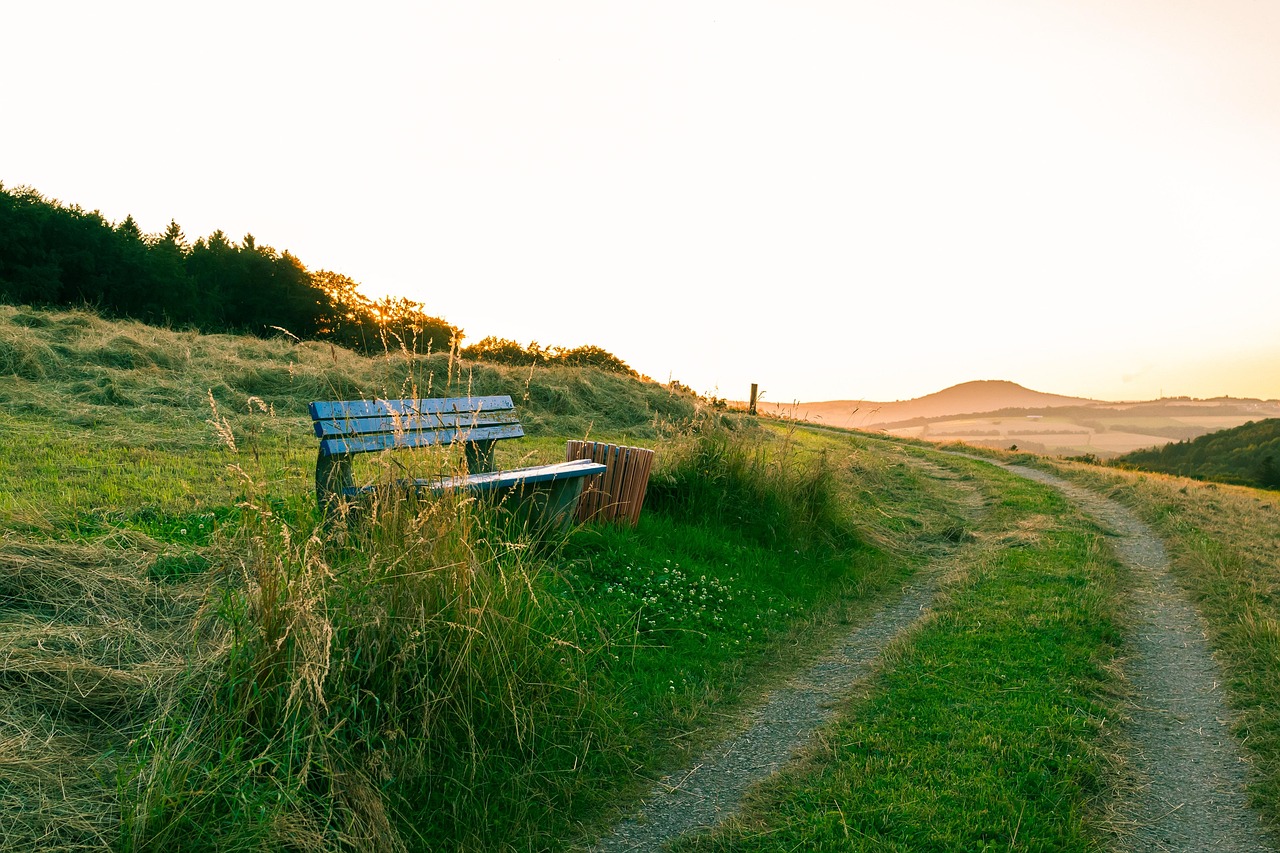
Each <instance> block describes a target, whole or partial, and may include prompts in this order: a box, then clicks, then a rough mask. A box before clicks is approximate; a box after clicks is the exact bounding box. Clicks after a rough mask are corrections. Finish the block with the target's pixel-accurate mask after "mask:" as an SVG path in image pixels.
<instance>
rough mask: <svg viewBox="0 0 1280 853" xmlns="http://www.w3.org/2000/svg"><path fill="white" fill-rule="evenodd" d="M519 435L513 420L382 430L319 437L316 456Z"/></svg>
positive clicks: (519, 427) (522, 429) (521, 432)
mask: <svg viewBox="0 0 1280 853" xmlns="http://www.w3.org/2000/svg"><path fill="white" fill-rule="evenodd" d="M522 435H524V428H523V427H521V426H520V424H518V423H517V424H501V425H499V426H491V427H476V428H474V429H472V428H466V429H439V430H423V431H415V432H384V433H377V434H373V435H360V436H353V437H349V438H323V439H321V440H320V455H321V456H336V455H339V454H349V453H371V452H375V451H378V450H391V449H394V448H401V447H430V446H432V445H436V444H451V443H453V442H455V441H464V442H480V441H496V440H497V439H502V438H519V437H520V436H522Z"/></svg>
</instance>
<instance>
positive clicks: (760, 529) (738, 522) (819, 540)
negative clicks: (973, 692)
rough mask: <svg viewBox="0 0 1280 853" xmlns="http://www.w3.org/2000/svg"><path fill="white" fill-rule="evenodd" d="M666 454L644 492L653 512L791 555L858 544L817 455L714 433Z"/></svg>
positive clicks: (826, 461)
mask: <svg viewBox="0 0 1280 853" xmlns="http://www.w3.org/2000/svg"><path fill="white" fill-rule="evenodd" d="M665 453H666V456H667V462H666V464H664V465H663V466H662V468H661V469H660V470H659V471H658V473H657V475H656V476H655V477H654V478H653V481H652V483H651V484H650V487H649V489H650V492H649V493H650V498H649V499H650V500H651V501H652V504H653V506H654V507H656V508H660V509H662V510H663V511H665V512H668V513H671V514H673V515H677V516H680V517H685V518H697V519H702V520H705V521H708V522H714V523H716V524H719V525H724V526H726V527H730V528H733V529H737V530H739V531H741V532H742V533H743V534H745V535H747V536H750V537H752V538H753V539H755V541H757V542H760V543H762V544H765V545H769V546H771V547H787V548H791V549H793V550H796V551H808V550H810V549H812V548H814V547H819V546H826V547H832V546H845V547H847V546H849V545H851V544H853V543H856V542H857V540H858V536H857V533H856V532H855V531H854V530H853V528H852V526H851V523H850V518H849V516H848V514H847V513H846V512H845V510H844V507H843V504H842V500H841V497H840V492H839V487H838V477H837V474H838V473H839V469H838V468H837V466H836V463H835V462H834V461H833V460H832V459H831V458H829V457H828V456H827V454H826V453H825V452H823V451H817V452H805V451H804V450H802V449H801V448H800V447H799V446H797V445H796V444H794V443H792V442H791V441H789V440H788V439H787V438H782V439H777V438H774V439H772V440H765V438H764V436H763V435H758V434H757V435H751V434H746V433H742V432H731V431H728V430H723V429H719V430H709V431H703V432H699V433H696V434H693V435H691V436H687V437H685V438H684V439H683V440H682V441H678V442H676V443H674V444H672V445H671V446H670V447H669V448H668V449H666V451H665Z"/></svg>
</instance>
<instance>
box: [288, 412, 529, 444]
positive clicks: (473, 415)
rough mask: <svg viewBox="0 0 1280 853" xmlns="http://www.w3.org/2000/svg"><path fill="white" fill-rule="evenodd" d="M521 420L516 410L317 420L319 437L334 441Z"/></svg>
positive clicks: (316, 426)
mask: <svg viewBox="0 0 1280 853" xmlns="http://www.w3.org/2000/svg"><path fill="white" fill-rule="evenodd" d="M519 422H520V419H519V418H518V417H517V416H516V413H515V411H514V410H512V411H507V412H504V411H493V412H485V411H481V412H457V413H455V412H432V413H428V414H422V415H380V416H377V417H361V418H342V419H338V418H324V419H321V420H317V421H316V422H315V423H314V424H312V426H314V427H315V430H316V437H317V438H333V437H341V436H355V435H364V434H366V433H376V432H420V431H423V430H439V429H443V428H446V427H462V428H464V430H465V429H466V428H469V427H479V426H495V425H498V424H514V423H519Z"/></svg>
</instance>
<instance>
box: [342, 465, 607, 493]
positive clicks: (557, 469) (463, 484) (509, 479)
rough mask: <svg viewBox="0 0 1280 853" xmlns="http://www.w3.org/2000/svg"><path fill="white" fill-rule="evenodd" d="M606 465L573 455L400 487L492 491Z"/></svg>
mask: <svg viewBox="0 0 1280 853" xmlns="http://www.w3.org/2000/svg"><path fill="white" fill-rule="evenodd" d="M604 470H605V466H604V465H601V464H600V463H599V462H592V461H591V460H590V459H574V460H572V461H570V462H556V463H554V464H552V465H538V466H535V467H533V468H519V469H516V470H514V471H490V472H488V473H485V474H468V475H465V476H461V477H432V478H428V479H421V480H402V481H400V482H399V483H397V486H398V487H399V488H411V489H419V490H422V491H430V492H437V493H438V492H445V491H449V490H450V489H467V490H469V491H473V492H490V491H494V490H497V489H505V488H510V487H512V486H524V485H533V484H535V483H550V482H554V481H556V480H569V479H573V478H574V477H590V476H592V475H594V474H600V473H603V472H604ZM378 488H379V487H378V486H376V485H374V486H361V487H358V488H351V489H344V490H343V494H345V495H347V496H348V497H358V496H361V495H367V494H371V493H373V492H376V491H377V490H378Z"/></svg>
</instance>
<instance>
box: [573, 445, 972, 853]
mask: <svg viewBox="0 0 1280 853" xmlns="http://www.w3.org/2000/svg"><path fill="white" fill-rule="evenodd" d="M984 461H985V460H984ZM913 464H916V465H919V466H920V467H922V468H927V469H930V471H931V473H933V474H934V475H935V476H937V477H939V478H943V479H948V480H951V481H953V482H954V483H955V485H956V486H957V487H959V488H961V489H964V490H965V494H963V495H962V496H961V497H960V500H959V502H960V503H961V505H962V506H964V507H965V509H966V510H967V512H968V513H969V515H970V517H971V518H973V517H976V516H977V515H978V514H979V513H980V511H981V508H982V495H981V493H980V492H979V491H978V488H977V486H975V485H974V484H973V483H970V482H966V481H964V480H962V479H960V478H958V477H956V476H955V475H954V474H953V473H952V472H950V471H946V470H945V469H942V468H940V467H938V466H935V465H932V464H931V463H929V462H926V461H924V460H920V459H916V460H913ZM977 547H981V546H973V545H965V546H961V547H959V548H957V549H956V551H954V552H953V553H951V554H949V555H947V556H945V557H941V558H938V559H935V560H934V561H932V562H931V563H930V564H929V565H928V566H926V567H924V568H922V569H921V570H920V571H918V572H917V573H916V574H915V576H913V577H912V579H911V580H910V581H908V583H907V584H906V586H905V588H904V590H903V593H902V595H901V597H900V598H898V599H896V600H894V601H891V602H890V603H888V604H886V605H885V606H883V607H881V608H880V609H879V610H877V611H875V612H873V613H872V614H870V615H869V616H867V617H866V618H865V619H864V620H863V622H862V624H860V625H859V626H858V627H857V628H855V629H854V630H853V631H851V632H849V633H848V634H846V635H845V636H843V637H841V638H840V639H839V640H838V641H837V642H836V644H835V645H834V646H833V647H832V648H831V649H830V650H829V651H827V652H826V653H825V654H824V655H823V656H822V657H821V658H819V659H818V660H817V662H815V663H814V664H813V665H812V666H811V667H809V668H808V669H807V670H805V671H804V672H802V673H800V674H799V675H797V676H795V677H793V678H792V679H791V680H790V681H788V682H787V683H786V684H785V685H784V686H782V687H780V688H778V689H777V690H774V691H773V692H772V693H771V694H770V695H769V697H768V699H767V701H765V702H764V703H763V704H762V705H761V706H759V707H757V708H756V709H755V710H754V712H752V714H751V715H750V718H749V721H748V723H747V726H746V728H745V729H744V730H742V731H741V732H740V733H738V734H737V735H734V736H732V737H730V738H729V739H727V740H725V741H723V742H721V743H719V744H717V745H716V746H714V747H712V748H711V749H709V750H708V751H707V752H706V753H704V754H703V755H702V756H701V757H700V758H699V759H698V760H697V761H696V762H694V763H693V765H692V766H691V767H686V768H683V769H682V770H679V771H677V772H675V773H672V774H669V775H667V776H665V777H664V778H662V779H661V780H660V781H659V782H658V783H657V785H656V786H655V787H654V788H653V790H652V791H651V792H650V794H649V795H648V796H647V797H646V798H645V800H644V802H643V804H642V805H641V807H640V809H639V811H638V812H637V813H636V814H635V815H634V816H632V817H630V818H628V819H627V820H625V821H623V822H622V823H620V824H618V825H617V826H616V827H614V830H613V832H612V833H610V834H608V835H606V836H605V837H603V838H601V839H600V840H599V841H598V842H597V843H596V845H595V846H594V847H593V848H591V849H592V850H593V851H594V853H624V851H655V850H659V849H661V848H662V847H663V846H664V845H666V844H669V843H670V842H672V841H674V840H675V839H677V838H680V837H681V836H684V835H686V834H689V833H692V832H701V831H706V830H709V829H711V828H713V827H715V826H716V825H717V824H719V823H720V822H721V821H723V820H724V819H725V818H726V817H728V816H730V815H731V814H733V813H734V812H736V811H737V810H738V808H739V805H740V804H741V802H742V798H743V795H744V794H745V793H746V792H747V789H748V788H750V787H751V786H752V785H754V784H755V783H756V782H759V781H761V780H762V779H765V778H766V777H768V776H770V775H772V774H774V773H776V772H777V771H778V770H780V769H781V768H782V766H783V765H784V764H786V762H787V761H788V760H789V759H790V758H791V757H792V756H793V755H794V754H795V753H796V752H797V751H798V750H799V749H800V748H801V747H802V746H804V745H805V744H806V743H808V742H809V740H810V738H811V737H812V735H813V733H814V731H815V730H816V729H817V728H818V727H819V726H820V725H822V724H823V723H825V722H826V721H827V720H829V719H830V718H831V717H832V716H833V715H834V714H835V705H836V703H837V702H838V701H839V700H840V699H842V698H843V697H845V696H847V695H848V694H849V693H850V692H851V691H852V690H853V688H854V687H855V686H856V684H857V683H858V682H859V681H860V680H862V679H864V678H866V677H867V676H868V675H869V674H871V672H872V671H873V670H874V668H875V665H876V663H877V662H878V661H879V660H880V656H881V654H882V653H883V651H884V649H885V647H886V646H887V645H888V644H889V642H890V641H892V640H893V639H894V638H896V637H898V636H900V635H903V634H905V633H907V632H908V631H910V630H911V629H912V628H913V627H914V626H915V625H916V624H917V623H919V621H920V619H921V618H922V617H923V616H924V614H925V613H926V612H927V610H928V608H929V605H930V604H931V603H932V601H933V598H934V594H935V592H936V591H937V588H938V585H939V582H940V580H941V579H942V578H943V577H945V576H946V575H947V574H948V571H949V570H950V569H951V568H952V567H954V566H955V565H957V563H958V562H961V561H965V562H967V561H968V560H971V559H972V554H973V551H974V549H975V548H977Z"/></svg>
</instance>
